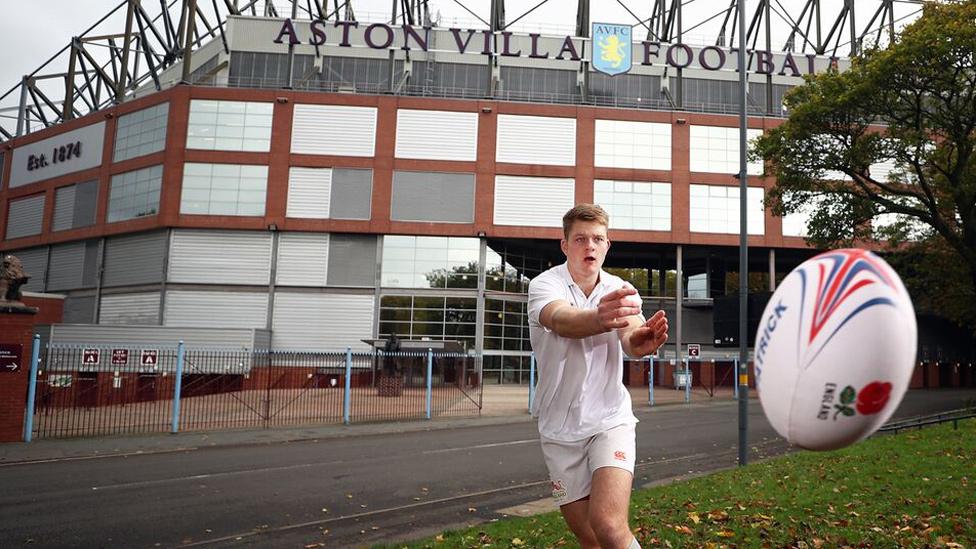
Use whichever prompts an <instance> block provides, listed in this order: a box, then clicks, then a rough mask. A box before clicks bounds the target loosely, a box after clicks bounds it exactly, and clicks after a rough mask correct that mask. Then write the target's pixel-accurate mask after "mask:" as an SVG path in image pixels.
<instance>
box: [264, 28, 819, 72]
mask: <svg viewBox="0 0 976 549" xmlns="http://www.w3.org/2000/svg"><path fill="white" fill-rule="evenodd" d="M432 30H435V29H433V28H431V27H418V26H414V25H398V26H396V27H393V26H391V25H387V24H385V23H371V24H369V25H366V26H364V27H362V28H360V22H359V21H333V22H331V23H330V22H328V21H324V20H321V19H319V20H315V21H312V22H311V23H310V24H309V25H308V33H309V35H308V36H299V32H298V30H297V29H296V27H295V24H294V23H293V22H292V20H291V19H284V20H282V23H281V27H280V28H279V29H278V33H277V35H276V36H275V38H274V40H273V41H274V42H275V43H276V44H288V45H291V46H297V45H299V44H308V45H311V46H316V47H318V46H336V47H341V48H349V47H354V46H355V47H361V46H363V45H364V46H366V47H368V48H370V49H375V50H389V49H390V48H396V49H401V50H403V51H413V50H418V51H422V52H427V51H429V44H430V34H431V31H432ZM437 30H438V31H441V30H443V29H437ZM631 30H632V29H631V27H630V26H629V25H613V24H608V23H594V24H593V40H592V42H593V44H594V45H593V48H592V49H593V51H594V52H595V53H596V55H595V56H594V58H593V59H592V60H590V61H591V62H592V64H593V67H594V68H595V69H596V70H599V71H601V72H605V73H606V74H610V75H614V74H621V73H626V72H628V71H629V70H630V68H631V64H630V59H631V56H632V54H633V53H635V52H636V53H639V57H640V65H642V66H654V65H661V64H663V65H667V66H669V67H674V68H676V69H684V68H688V67H692V68H697V69H704V70H707V71H719V70H738V69H737V67H736V61H737V56H738V52H739V50H738V48H721V47H719V46H704V47H701V48H698V47H695V48H693V47H692V46H689V45H687V44H682V43H677V44H669V43H667V42H656V41H649V40H642V41H640V42H634V41H632V40H631V38H632V32H631ZM447 32H448V33H450V35H451V37H452V38H453V40H448V49H447V50H446V51H450V52H451V53H459V54H465V53H472V54H479V55H489V56H500V57H522V58H527V59H557V60H570V61H581V60H583V57H582V56H581V55H580V53H579V52H580V51H584V45H585V43H586V42H588V41H590V39H589V38H579V37H573V36H562V37H559V36H557V37H551V36H547V37H543V36H542V35H541V34H537V33H529V34H528V35H524V34H523V35H516V34H515V33H512V32H509V31H501V32H498V33H492V32H491V31H490V30H487V29H484V30H474V29H459V28H453V27H452V28H448V29H447ZM526 36H527V37H528V44H525V42H526V40H525V37H526ZM513 38H515V40H513ZM395 41H396V42H397V43H396V44H394V42H395ZM354 42H355V43H354ZM544 42H545V43H548V44H550V45H555V44H559V46H558V51H556V49H555V48H552V49H546V47H545V43H544ZM520 43H521V44H524V45H527V46H528V47H527V48H525V49H523V48H520V47H518V44H520ZM627 43H630V44H631V47H630V49H629V51H628V48H627V47H626V44H627ZM437 51H445V50H441V49H438V50H437ZM747 53H748V56H749V58H750V61H749V67H750V69H752V70H753V71H754V72H755V73H756V74H775V75H780V76H792V77H799V76H801V75H802V74H813V73H814V72H816V70H817V69H818V67H817V66H816V64H815V61H816V59H817V57H818V56H816V55H814V54H802V55H801V54H797V55H796V56H794V55H793V52H783V53H777V54H774V52H772V51H768V50H747ZM837 59H838V58H837V57H830V58H829V60H830V61H829V63H828V65H829V66H831V67H833V66H836V64H837Z"/></svg>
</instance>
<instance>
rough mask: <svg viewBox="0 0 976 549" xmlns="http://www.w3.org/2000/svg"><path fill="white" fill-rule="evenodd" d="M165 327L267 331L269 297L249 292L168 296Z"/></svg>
mask: <svg viewBox="0 0 976 549" xmlns="http://www.w3.org/2000/svg"><path fill="white" fill-rule="evenodd" d="M165 309H166V311H165V313H164V314H163V315H164V322H163V324H164V325H166V326H206V327H213V328H264V327H265V325H266V322H267V315H268V294H266V293H248V292H217V291H209V292H197V291H189V290H171V291H167V292H166V305H165Z"/></svg>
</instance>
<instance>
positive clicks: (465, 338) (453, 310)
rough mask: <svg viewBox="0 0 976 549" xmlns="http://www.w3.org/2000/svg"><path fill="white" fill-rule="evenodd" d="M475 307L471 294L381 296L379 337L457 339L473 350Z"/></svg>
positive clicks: (476, 304)
mask: <svg viewBox="0 0 976 549" xmlns="http://www.w3.org/2000/svg"><path fill="white" fill-rule="evenodd" d="M477 309H478V300H477V298H474V297H441V296H409V295H407V296H383V297H382V298H381V299H380V328H379V337H380V338H386V337H389V336H390V335H391V334H394V333H395V334H397V336H399V337H400V338H402V339H422V338H429V339H431V340H435V341H443V340H457V341H460V342H461V343H462V344H463V345H465V346H466V347H467V348H468V349H474V347H475V325H476V324H477V317H478V314H477Z"/></svg>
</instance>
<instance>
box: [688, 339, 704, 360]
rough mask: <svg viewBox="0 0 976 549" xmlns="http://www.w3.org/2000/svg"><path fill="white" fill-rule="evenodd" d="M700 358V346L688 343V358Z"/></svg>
mask: <svg viewBox="0 0 976 549" xmlns="http://www.w3.org/2000/svg"><path fill="white" fill-rule="evenodd" d="M699 357H701V344H699V343H689V344H688V358H699Z"/></svg>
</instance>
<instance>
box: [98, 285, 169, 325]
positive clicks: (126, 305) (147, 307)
mask: <svg viewBox="0 0 976 549" xmlns="http://www.w3.org/2000/svg"><path fill="white" fill-rule="evenodd" d="M98 323H99V324H124V325H133V324H159V292H140V293H134V294H112V295H105V296H102V305H101V307H100V308H99V310H98Z"/></svg>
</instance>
